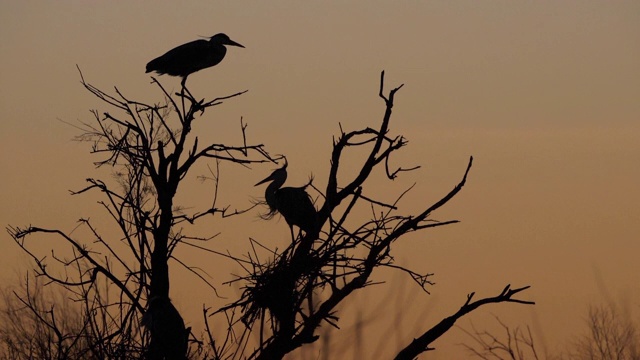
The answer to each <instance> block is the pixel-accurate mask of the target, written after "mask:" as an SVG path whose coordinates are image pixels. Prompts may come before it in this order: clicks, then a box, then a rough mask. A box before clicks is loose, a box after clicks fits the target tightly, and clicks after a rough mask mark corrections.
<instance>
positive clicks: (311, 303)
mask: <svg viewBox="0 0 640 360" xmlns="http://www.w3.org/2000/svg"><path fill="white" fill-rule="evenodd" d="M81 76H82V74H81ZM82 84H83V85H84V86H85V88H86V89H87V90H88V91H90V92H91V93H92V94H94V95H95V96H97V97H98V98H99V99H100V100H102V101H103V102H104V103H106V104H107V105H108V106H110V107H112V108H114V109H115V110H116V113H110V112H105V113H103V114H102V115H100V114H99V113H98V112H97V111H94V112H93V115H94V119H93V122H92V123H85V124H84V125H83V127H82V129H83V135H82V136H81V137H80V139H81V140H88V141H92V142H93V148H92V151H93V153H95V154H98V155H103V156H104V157H103V158H102V159H101V160H99V161H97V162H96V165H98V166H105V165H108V166H112V167H113V168H114V169H115V173H116V175H117V179H118V184H117V186H113V185H110V184H108V182H106V181H103V180H99V179H88V180H87V181H88V185H87V187H86V188H84V189H81V190H80V191H76V192H73V194H83V193H86V192H89V191H98V192H99V193H101V194H102V196H103V199H104V200H103V201H102V202H101V204H102V205H103V207H104V209H105V210H106V212H107V213H108V214H109V216H110V218H111V219H112V221H113V222H114V224H115V225H116V227H117V229H118V230H119V237H117V238H113V237H111V236H110V237H105V236H104V235H103V234H101V233H100V232H99V231H98V230H97V229H96V227H94V226H93V224H92V222H91V221H90V220H89V219H81V220H80V222H79V225H78V227H79V229H75V230H74V231H73V232H71V233H69V232H64V231H61V230H58V229H45V228H41V227H35V226H28V227H24V228H19V227H10V228H9V229H8V231H9V233H10V234H11V236H12V237H13V238H14V240H15V241H16V243H17V244H18V245H19V246H20V247H21V248H22V249H23V250H24V251H25V252H26V253H27V254H29V255H31V257H32V259H33V261H34V262H35V264H36V273H37V275H38V276H40V277H43V278H45V279H47V281H48V282H50V283H54V284H58V285H61V286H63V287H64V288H65V289H66V290H67V291H69V293H70V294H72V295H73V296H74V299H75V300H76V301H78V302H79V303H80V304H82V306H83V309H84V310H83V313H84V314H85V316H86V327H87V328H88V329H89V330H88V331H87V333H89V334H90V336H89V338H90V345H89V349H90V351H91V352H92V354H93V355H94V356H95V357H102V358H118V359H128V358H140V357H146V358H149V359H184V358H185V357H187V356H191V357H192V358H203V359H204V358H207V359H209V358H214V359H243V358H248V359H281V358H283V357H284V356H285V355H286V354H289V353H291V352H292V351H294V350H296V349H298V348H300V347H302V346H305V345H306V344H309V343H313V342H315V341H317V340H318V339H319V338H320V336H321V334H323V331H322V329H321V328H322V327H323V326H325V327H326V326H334V327H336V328H337V327H338V323H339V320H340V319H339V317H338V316H337V312H336V311H337V307H338V306H339V305H340V304H341V303H343V302H344V301H345V299H347V298H349V297H350V296H351V295H352V294H353V293H354V292H356V291H358V290H360V289H363V288H365V287H368V286H372V285H374V284H376V283H375V280H374V278H373V274H374V272H377V271H379V270H380V269H383V268H384V269H392V270H396V271H400V272H402V273H404V274H406V275H408V276H410V278H411V279H412V280H413V281H415V283H416V284H417V285H418V286H419V287H420V288H421V289H422V290H423V291H425V292H427V293H428V292H429V290H428V289H429V286H431V285H432V282H431V280H430V278H431V276H432V274H429V273H426V274H424V273H420V272H417V271H414V270H412V269H409V268H406V267H404V266H402V265H401V264H396V263H395V261H394V258H393V252H392V249H393V248H394V244H396V243H397V242H398V241H400V240H401V239H402V238H405V237H406V235H408V234H411V233H414V232H418V231H424V230H426V229H429V228H433V227H438V226H444V225H449V224H454V223H457V222H458V221H457V220H447V221H438V220H434V219H433V218H432V217H431V216H432V214H433V213H434V212H435V211H437V210H438V209H440V208H441V207H443V206H444V205H445V204H447V203H448V202H449V201H450V200H451V199H453V198H454V197H455V196H456V195H457V194H458V193H459V192H460V191H461V190H462V188H463V187H464V185H465V183H466V181H467V177H468V175H469V172H470V170H471V166H472V163H473V158H470V159H469V162H468V163H467V165H466V169H465V170H464V172H463V173H462V177H461V179H460V180H459V182H458V183H457V184H456V185H455V186H454V187H453V189H452V190H451V191H450V192H448V193H446V194H443V196H442V198H441V199H440V200H438V201H436V202H435V203H433V204H425V205H424V207H423V209H422V211H419V212H417V213H414V214H411V213H406V212H403V211H402V210H401V209H400V207H399V204H400V202H401V200H402V199H403V197H404V196H405V195H406V194H407V193H409V192H410V191H411V188H412V187H413V186H412V187H410V188H408V189H404V190H402V191H399V192H398V193H397V196H396V198H395V200H393V201H392V202H385V201H384V200H382V199H379V198H378V196H377V194H371V193H369V192H368V191H367V185H368V181H369V180H370V179H371V178H372V177H373V176H374V174H382V176H385V177H386V178H387V179H388V180H394V179H396V178H397V177H398V176H400V175H402V174H404V173H406V172H410V171H412V170H415V169H417V166H410V167H402V166H400V167H395V166H393V160H392V157H393V155H394V154H395V153H396V152H397V151H400V150H401V149H402V148H404V147H405V146H406V145H407V144H408V143H407V140H406V139H405V137H403V136H402V135H391V134H390V130H389V125H390V122H391V115H392V109H393V106H394V99H395V96H396V94H397V92H398V91H399V90H400V89H401V88H402V85H401V86H399V87H396V88H394V89H392V90H390V91H388V93H385V89H384V72H382V74H381V77H380V88H379V97H380V98H381V99H382V100H383V102H384V116H383V118H382V121H381V123H380V124H379V125H378V126H376V127H366V128H363V129H358V130H352V131H343V130H342V129H341V133H340V135H339V136H338V137H337V138H336V139H335V140H334V145H333V149H332V152H331V154H330V169H329V172H328V174H329V175H328V178H327V179H326V184H325V185H324V187H323V189H322V190H321V189H320V188H318V187H316V186H314V185H313V183H312V181H310V182H309V184H307V186H305V187H303V188H298V190H297V192H298V193H299V194H303V195H304V196H305V197H303V198H304V199H306V200H304V201H305V202H306V204H307V205H306V206H307V211H306V212H305V214H307V215H305V216H311V217H312V218H308V219H297V220H295V221H293V220H291V218H288V216H290V214H291V213H288V212H285V211H284V210H283V208H282V207H281V205H282V204H281V203H278V202H274V201H273V200H274V198H273V197H268V198H267V199H266V200H267V202H268V203H269V205H270V206H271V210H272V213H273V211H274V209H275V211H278V212H280V213H281V214H282V215H283V216H284V217H285V220H287V223H289V225H291V226H292V240H293V241H292V242H291V245H289V246H288V247H287V248H285V249H283V250H278V249H270V248H269V247H268V246H267V245H265V244H262V243H261V242H260V241H259V240H257V239H250V245H251V249H252V250H251V251H250V252H249V253H247V254H246V255H236V254H229V253H228V252H225V251H215V250H212V249H207V248H204V247H202V246H200V245H197V244H193V242H195V241H201V240H206V239H203V238H197V237H193V236H189V235H188V234H186V232H185V231H184V230H183V228H182V226H186V225H188V224H193V223H194V222H196V221H197V220H199V219H201V218H203V217H204V216H207V215H216V214H217V215H220V216H221V217H227V216H231V215H237V214H240V213H243V212H244V211H246V210H247V209H243V210H230V207H228V206H224V207H218V206H217V200H216V199H217V197H214V200H213V203H212V205H211V207H209V208H206V209H202V210H200V211H194V212H191V213H189V214H187V213H185V212H184V211H183V210H182V209H181V208H179V207H178V205H177V204H175V196H176V194H177V193H178V189H179V185H180V184H181V182H182V181H183V180H184V179H185V177H186V176H187V175H188V174H189V171H190V169H192V167H193V165H194V164H196V163H197V162H200V161H203V160H206V159H213V160H215V161H216V164H219V163H220V162H231V163H237V164H241V165H247V164H256V163H263V162H277V161H279V160H281V159H284V157H271V156H270V155H269V154H268V153H267V151H266V150H265V149H264V147H263V145H262V144H254V145H250V144H248V142H247V140H246V131H245V130H246V125H245V124H244V123H243V122H242V120H241V122H240V131H241V133H242V138H243V139H244V141H243V142H242V143H241V144H237V145H228V144H209V145H205V146H201V144H199V142H198V137H196V136H194V135H192V134H191V129H192V123H193V122H194V121H195V120H197V119H198V118H199V117H200V116H202V115H203V114H204V113H205V111H206V110H209V109H211V108H214V107H215V106H217V105H220V104H221V103H222V102H223V101H224V100H228V99H230V98H234V97H237V96H239V95H241V94H243V93H244V92H239V93H236V94H233V95H230V96H225V97H220V98H216V99H213V100H209V101H207V100H204V99H203V100H196V99H195V98H194V97H193V96H192V95H191V92H189V91H188V90H187V89H186V88H185V87H184V86H183V87H182V90H181V91H180V92H179V93H176V94H174V95H171V94H169V93H168V92H167V91H166V90H165V89H164V88H163V87H162V85H161V84H160V83H158V82H157V81H155V79H154V84H155V85H156V86H157V88H158V89H159V90H160V92H161V94H163V96H164V97H165V99H166V100H165V102H164V103H163V104H162V105H159V104H154V105H148V104H144V103H141V102H137V101H133V100H130V99H128V98H127V97H125V96H124V95H123V94H122V93H121V92H120V91H119V90H118V89H117V88H116V89H115V93H114V94H108V93H107V92H104V91H102V90H99V89H98V88H96V87H94V86H92V85H90V84H88V83H87V82H85V80H84V78H82ZM209 111H210V110H209ZM353 151H358V152H362V151H365V152H366V153H367V154H368V155H367V156H366V158H365V159H364V161H362V163H361V164H360V165H359V166H358V167H356V168H353V167H351V168H350V169H349V171H346V170H345V169H344V168H343V166H341V164H343V161H344V160H345V159H346V157H347V156H349V154H350V153H352V152H353ZM216 169H218V167H216ZM375 169H380V171H378V172H375V171H374V170H375ZM280 170H285V171H286V166H285V167H283V168H281V169H280ZM217 175H218V174H217V173H215V172H214V174H213V178H217ZM282 175H283V176H286V174H282ZM280 179H281V180H282V178H280ZM345 179H346V180H345ZM282 182H284V180H282ZM282 182H281V183H279V184H276V185H270V186H271V188H268V189H270V190H269V191H273V193H272V194H275V191H276V188H277V187H279V186H281V185H282ZM272 184H273V183H272ZM307 188H309V189H314V190H315V192H316V193H315V194H314V195H315V197H317V198H318V200H317V202H316V204H315V205H314V207H313V209H311V208H309V203H308V198H306V196H307V195H306V191H307V190H306V189H307ZM217 191H218V188H217V183H216V185H215V193H216V194H217ZM298 199H301V198H300V197H298ZM294 205H295V204H294ZM363 212H369V213H370V214H371V216H370V218H369V220H366V221H360V220H358V219H359V218H361V216H355V214H362V213H363ZM294 225H295V226H300V227H301V228H302V229H301V231H299V232H298V235H297V236H295V235H294V232H293V226H294ZM179 226H180V227H179ZM83 231H84V232H83ZM36 234H37V235H39V236H38V238H41V237H44V236H54V237H55V238H57V239H59V240H62V242H63V243H65V244H67V245H68V246H69V247H70V251H69V252H68V253H67V254H65V255H62V256H61V255H59V253H57V252H55V251H53V252H52V254H51V256H50V257H41V256H38V255H37V254H36V253H35V252H34V251H33V248H32V245H31V240H29V241H27V239H28V238H30V237H31V236H33V235H36ZM183 244H192V246H195V247H198V248H200V249H202V250H203V251H209V252H211V253H212V254H216V255H217V256H223V257H227V258H230V259H232V260H234V261H236V262H237V263H238V264H240V265H241V266H242V267H243V268H244V269H245V273H244V274H243V275H241V276H237V277H235V278H233V279H231V280H230V281H229V282H228V283H237V284H239V285H240V287H241V288H242V290H243V291H242V293H241V295H240V297H239V298H238V299H237V300H235V301H232V302H231V303H229V304H228V305H226V306H223V307H221V308H219V309H217V310H212V309H208V308H205V309H204V311H203V313H204V317H205V321H206V327H207V333H206V336H205V340H204V341H199V340H197V339H196V338H195V337H194V336H193V335H191V337H189V336H190V330H189V329H185V324H184V320H183V319H182V316H181V314H180V313H179V312H178V310H177V309H176V308H175V307H174V306H173V304H172V302H171V300H170V298H169V294H170V292H169V285H170V284H169V264H170V260H171V263H172V264H177V265H180V266H184V267H185V268H186V269H187V270H189V271H191V272H192V273H193V274H194V275H195V276H198V277H199V278H200V279H201V280H203V281H205V283H206V284H207V285H209V286H211V288H212V291H215V288H213V285H212V284H211V283H210V282H208V280H206V279H205V278H204V277H203V276H202V275H201V273H200V272H199V271H197V270H196V269H195V268H193V267H191V266H189V264H188V262H185V261H182V260H180V259H177V258H176V257H175V256H174V255H173V253H174V250H175V249H176V247H178V246H182V245H183ZM264 255H266V256H264ZM55 264H58V265H61V267H60V268H59V271H56V272H54V271H52V270H51V269H52V266H51V265H55ZM526 289H528V286H524V287H520V288H515V289H512V288H511V287H510V285H507V286H506V287H505V288H504V289H503V290H502V291H501V292H500V293H499V294H498V295H496V296H493V297H486V298H481V299H478V300H474V296H475V293H471V294H469V295H468V296H467V299H466V301H465V302H464V303H463V304H462V306H461V307H460V309H459V310H458V311H457V312H455V313H454V314H452V315H451V316H449V317H447V318H445V319H443V320H442V321H440V322H439V323H438V324H436V325H434V326H433V327H431V328H430V329H427V330H425V331H424V332H423V333H421V334H417V337H416V338H415V339H414V340H413V341H411V342H410V343H408V344H406V346H405V347H403V348H402V349H398V353H397V355H396V359H413V358H415V357H416V356H418V355H419V354H421V353H422V352H424V351H427V350H432V349H433V348H432V346H431V344H432V343H433V342H434V341H435V340H436V339H438V338H439V337H440V336H441V335H443V334H444V333H446V332H447V331H448V330H449V329H450V328H451V327H452V326H453V325H454V324H455V322H456V321H457V320H458V319H459V318H461V317H463V316H464V315H466V314H468V313H469V312H472V311H474V310H476V309H477V308H479V307H480V306H483V305H486V304H491V303H503V302H510V303H518V304H533V302H531V301H526V300H519V299H516V298H515V296H516V295H517V294H519V293H520V292H522V291H524V290H526ZM32 307H33V306H32ZM34 309H35V307H34ZM51 314H52V316H53V314H54V313H53V311H52V313H51ZM212 316H213V317H216V318H219V319H220V318H221V319H222V321H224V322H226V324H227V329H226V332H225V334H224V335H222V336H217V334H213V333H212V331H211V326H210V325H209V322H208V321H209V319H210V318H211V317H212ZM43 321H44V322H45V323H47V324H49V326H52V327H53V328H56V327H57V325H56V324H55V323H54V322H53V321H52V320H50V319H44V320H43ZM219 323H220V321H218V322H217V324H219ZM141 324H142V325H143V326H144V328H145V330H144V331H143V329H141V327H140V326H141ZM77 336H80V334H78V335H77ZM189 339H191V341H193V342H194V343H196V344H197V346H194V347H193V349H192V350H189V344H188V340H189ZM256 339H257V340H256ZM188 354H190V355H188Z"/></svg>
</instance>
